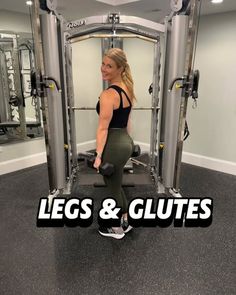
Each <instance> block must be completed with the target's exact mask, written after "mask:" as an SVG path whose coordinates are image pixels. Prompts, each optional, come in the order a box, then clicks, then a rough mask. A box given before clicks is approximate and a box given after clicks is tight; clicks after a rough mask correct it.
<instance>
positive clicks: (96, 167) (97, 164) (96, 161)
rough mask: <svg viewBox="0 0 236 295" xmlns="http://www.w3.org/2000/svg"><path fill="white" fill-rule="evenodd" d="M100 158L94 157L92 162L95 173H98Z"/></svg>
mask: <svg viewBox="0 0 236 295" xmlns="http://www.w3.org/2000/svg"><path fill="white" fill-rule="evenodd" d="M101 162H102V160H101V158H100V157H96V159H95V161H94V164H93V167H94V168H95V169H97V172H98V173H99V166H100V165H101Z"/></svg>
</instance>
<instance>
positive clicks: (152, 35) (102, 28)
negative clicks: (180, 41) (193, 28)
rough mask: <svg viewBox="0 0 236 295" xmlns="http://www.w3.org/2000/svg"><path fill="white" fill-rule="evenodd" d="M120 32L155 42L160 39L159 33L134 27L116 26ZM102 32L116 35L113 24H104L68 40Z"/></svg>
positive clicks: (76, 33)
mask: <svg viewBox="0 0 236 295" xmlns="http://www.w3.org/2000/svg"><path fill="white" fill-rule="evenodd" d="M119 31H121V32H129V33H133V34H137V35H140V36H144V37H147V38H151V39H153V40H158V39H159V35H158V34H157V33H152V32H147V31H144V30H141V29H138V28H135V27H132V26H125V25H122V24H118V25H116V34H117V32H119ZM102 32H108V33H110V34H111V33H112V34H113V35H114V31H112V25H111V24H104V25H99V26H96V27H92V28H87V29H86V30H82V31H81V30H80V31H76V32H75V33H73V34H70V35H69V36H68V40H71V39H74V38H77V37H82V36H86V35H90V34H94V33H102Z"/></svg>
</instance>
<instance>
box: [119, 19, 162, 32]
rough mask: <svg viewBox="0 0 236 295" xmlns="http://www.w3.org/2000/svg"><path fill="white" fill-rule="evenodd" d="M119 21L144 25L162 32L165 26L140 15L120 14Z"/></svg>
mask: <svg viewBox="0 0 236 295" xmlns="http://www.w3.org/2000/svg"><path fill="white" fill-rule="evenodd" d="M120 23H121V24H122V23H124V24H135V25H139V26H142V27H145V28H147V29H152V30H154V31H157V32H159V33H164V31H165V26H164V25H163V24H159V23H156V22H153V21H150V20H147V19H144V18H141V17H137V16H126V15H121V16H120Z"/></svg>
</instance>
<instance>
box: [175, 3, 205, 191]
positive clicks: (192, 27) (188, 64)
mask: <svg viewBox="0 0 236 295" xmlns="http://www.w3.org/2000/svg"><path fill="white" fill-rule="evenodd" d="M189 5H190V14H189V28H188V38H187V46H186V47H187V49H186V60H185V75H186V76H187V77H189V78H190V75H191V71H192V70H193V61H194V46H196V41H197V20H198V16H199V14H200V11H199V10H200V7H201V0H191V1H190V3H189ZM188 97H189V93H187V92H186V93H185V96H184V97H182V99H181V105H180V114H179V129H178V138H177V151H176V162H175V177H174V188H175V189H176V190H178V189H179V183H180V168H181V160H182V151H183V142H184V128H185V121H186V113H187V105H188Z"/></svg>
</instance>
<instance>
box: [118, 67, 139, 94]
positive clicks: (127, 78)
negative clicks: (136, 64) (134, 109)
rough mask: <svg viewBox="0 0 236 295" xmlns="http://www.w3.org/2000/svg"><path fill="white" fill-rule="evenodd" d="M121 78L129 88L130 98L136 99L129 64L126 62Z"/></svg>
mask: <svg viewBox="0 0 236 295" xmlns="http://www.w3.org/2000/svg"><path fill="white" fill-rule="evenodd" d="M121 78H122V80H123V82H124V83H125V85H126V87H127V88H128V90H129V93H130V96H131V99H132V100H136V98H135V94H134V81H133V78H132V75H131V70H130V66H129V64H128V63H126V65H125V68H124V71H123V72H122V74H121Z"/></svg>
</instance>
